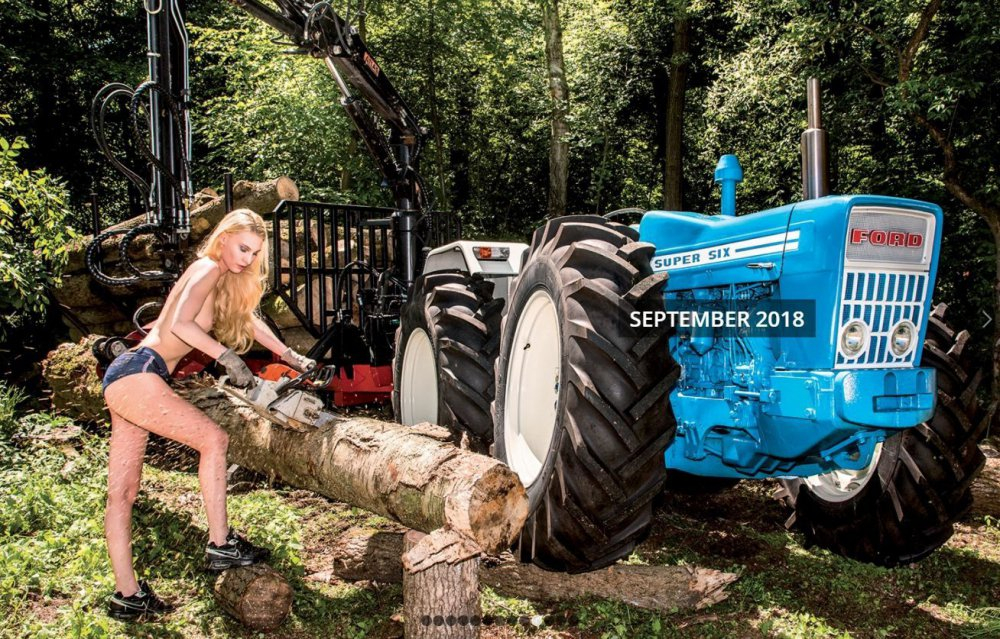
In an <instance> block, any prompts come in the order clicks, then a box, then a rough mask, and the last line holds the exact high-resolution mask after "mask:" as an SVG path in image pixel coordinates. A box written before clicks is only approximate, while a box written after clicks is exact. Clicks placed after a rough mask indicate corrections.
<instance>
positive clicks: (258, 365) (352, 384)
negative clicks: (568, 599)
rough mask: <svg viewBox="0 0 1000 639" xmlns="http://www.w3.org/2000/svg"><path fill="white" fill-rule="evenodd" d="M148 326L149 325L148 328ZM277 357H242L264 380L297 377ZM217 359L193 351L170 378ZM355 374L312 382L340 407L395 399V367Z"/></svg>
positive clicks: (136, 335) (359, 368)
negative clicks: (330, 395) (393, 371)
mask: <svg viewBox="0 0 1000 639" xmlns="http://www.w3.org/2000/svg"><path fill="white" fill-rule="evenodd" d="M147 328H148V327H147ZM143 337H144V335H143V334H142V333H141V332H139V331H132V332H131V333H129V334H128V335H126V336H125V337H124V338H123V339H124V341H125V342H126V343H127V344H128V346H129V348H132V347H134V346H135V345H136V344H138V343H139V342H140V341H142V338H143ZM276 359H277V358H275V357H274V356H272V357H271V358H270V359H268V358H260V357H253V356H251V357H244V358H243V360H244V361H245V362H246V364H247V366H248V367H249V368H250V370H251V371H253V373H254V375H256V376H257V377H260V378H261V379H266V380H270V381H278V380H279V379H281V378H282V377H285V376H288V377H292V378H294V377H298V373H297V372H295V371H294V370H293V369H291V368H289V367H288V366H285V365H284V364H280V363H277V362H276ZM213 361H214V360H213V359H212V358H211V357H209V356H208V355H206V354H204V353H202V352H201V351H199V350H192V351H191V352H190V353H189V354H188V355H186V356H185V357H184V358H183V359H181V361H180V362H178V364H177V368H175V369H174V372H173V374H172V375H171V377H173V378H175V379H184V378H185V377H189V376H191V375H196V374H198V373H200V372H202V371H203V370H205V368H206V367H207V366H209V365H211V364H212V362H213ZM351 372H352V374H351V375H350V376H349V375H348V374H347V372H346V370H345V369H343V368H341V369H339V370H337V371H336V373H334V374H333V375H332V376H328V377H326V378H325V379H326V380H327V381H326V382H325V383H316V382H313V383H310V384H309V387H310V388H311V389H312V390H318V391H328V392H332V393H333V404H334V405H335V406H338V407H341V408H343V407H346V406H357V405H359V404H384V403H385V402H388V401H390V399H391V398H392V366H391V365H384V366H370V365H367V364H356V365H354V366H353V367H352V371H351ZM98 374H99V375H100V376H101V377H103V376H104V370H103V367H101V366H98Z"/></svg>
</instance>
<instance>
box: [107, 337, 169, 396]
mask: <svg viewBox="0 0 1000 639" xmlns="http://www.w3.org/2000/svg"><path fill="white" fill-rule="evenodd" d="M136 373H156V374H157V375H159V376H160V377H161V378H163V381H165V382H167V383H168V384H169V383H170V371H169V370H167V363H166V362H165V361H163V358H162V357H160V354H159V353H157V352H156V351H154V350H153V349H151V348H148V347H146V346H143V347H141V348H139V349H138V350H135V351H125V352H124V353H122V354H121V355H119V356H118V357H116V358H115V361H113V362H111V365H110V366H108V370H107V371H106V372H105V373H104V381H103V382H102V392H103V391H106V390H108V386H110V385H111V384H112V383H113V382H116V381H118V380H119V379H121V378H122V377H128V376H129V375H135V374H136Z"/></svg>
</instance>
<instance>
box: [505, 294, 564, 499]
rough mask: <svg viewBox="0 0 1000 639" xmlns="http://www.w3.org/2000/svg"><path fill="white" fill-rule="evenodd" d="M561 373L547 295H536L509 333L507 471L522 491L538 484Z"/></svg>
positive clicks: (555, 320)
mask: <svg viewBox="0 0 1000 639" xmlns="http://www.w3.org/2000/svg"><path fill="white" fill-rule="evenodd" d="M561 367H562V343H561V341H560V334H559V316H558V314H557V313H556V306H555V302H554V301H553V300H552V298H551V297H550V296H549V294H548V292H546V291H545V290H544V289H539V290H537V291H535V292H534V293H533V294H532V295H531V297H530V298H528V302H527V304H525V305H524V309H523V310H522V311H521V316H520V319H519V321H518V324H517V329H516V330H515V331H514V341H513V343H512V345H511V349H510V357H509V359H508V364H507V387H506V391H505V394H504V422H503V437H504V448H505V451H506V457H507V465H508V466H510V467H511V468H512V469H514V472H516V473H517V475H518V477H520V479H521V483H522V484H524V486H525V487H529V486H531V484H533V483H534V482H535V480H536V479H537V478H538V474H539V473H540V472H541V470H542V465H543V464H544V463H545V458H546V457H548V454H549V448H550V447H551V446H552V433H553V431H554V430H555V427H556V414H557V411H558V408H559V407H558V402H559V381H560V380H559V372H560V369H561Z"/></svg>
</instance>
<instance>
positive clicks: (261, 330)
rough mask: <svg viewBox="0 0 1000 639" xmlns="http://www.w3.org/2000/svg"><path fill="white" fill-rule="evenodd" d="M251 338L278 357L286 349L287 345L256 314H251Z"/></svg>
mask: <svg viewBox="0 0 1000 639" xmlns="http://www.w3.org/2000/svg"><path fill="white" fill-rule="evenodd" d="M253 338H254V339H255V340H257V342H258V343H259V344H260V345H261V346H263V347H264V348H266V349H267V350H269V351H271V352H272V353H274V354H275V355H277V356H278V357H281V355H282V354H283V353H284V352H285V351H287V350H288V346H286V345H285V344H284V342H282V341H281V340H280V339H278V338H277V336H276V335H275V334H274V333H273V332H272V331H271V329H270V327H268V325H267V324H265V323H264V320H262V319H261V318H259V317H257V316H256V315H254V316H253Z"/></svg>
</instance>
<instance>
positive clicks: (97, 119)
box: [90, 82, 150, 199]
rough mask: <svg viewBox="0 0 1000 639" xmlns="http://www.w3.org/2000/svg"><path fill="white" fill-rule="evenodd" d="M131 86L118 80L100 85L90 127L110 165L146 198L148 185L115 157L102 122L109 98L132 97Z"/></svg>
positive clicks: (91, 114) (91, 109)
mask: <svg viewBox="0 0 1000 639" xmlns="http://www.w3.org/2000/svg"><path fill="white" fill-rule="evenodd" d="M132 94H133V92H132V88H131V87H129V86H128V85H125V84H122V83H120V82H112V83H111V84H106V85H104V86H103V87H101V90H100V91H98V92H97V94H96V95H95V96H94V100H93V102H92V103H91V107H90V127H91V131H92V132H93V134H94V139H95V140H96V141H97V146H98V148H99V149H100V150H101V152H102V153H104V156H105V157H106V158H108V161H109V162H111V165H112V166H114V167H115V168H116V169H118V171H119V172H120V173H121V174H122V175H124V176H125V177H126V178H128V180H129V181H130V182H131V183H132V184H134V185H135V187H136V188H137V189H139V193H140V194H141V195H142V196H143V199H148V197H149V191H150V186H149V183H148V182H146V180H144V179H143V178H142V177H141V176H140V175H139V174H137V173H136V172H135V171H133V170H132V169H130V168H129V167H127V166H126V165H125V163H124V162H122V161H121V160H119V159H118V158H116V157H115V155H114V153H113V152H112V150H111V145H110V144H108V139H107V135H106V134H105V130H106V125H105V123H104V117H105V113H106V111H107V108H108V104H110V102H111V100H112V99H114V98H118V97H123V96H125V97H128V98H129V99H131V98H132Z"/></svg>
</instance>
